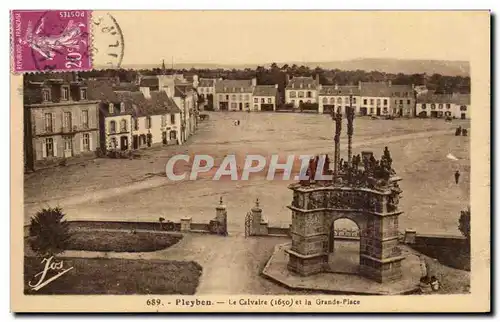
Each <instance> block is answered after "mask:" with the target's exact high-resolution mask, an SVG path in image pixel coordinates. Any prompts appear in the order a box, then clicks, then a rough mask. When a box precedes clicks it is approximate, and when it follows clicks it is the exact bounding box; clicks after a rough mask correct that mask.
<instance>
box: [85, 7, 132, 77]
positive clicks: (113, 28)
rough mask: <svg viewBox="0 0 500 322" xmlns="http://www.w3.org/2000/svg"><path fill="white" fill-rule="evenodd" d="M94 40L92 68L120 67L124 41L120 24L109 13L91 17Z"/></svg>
mask: <svg viewBox="0 0 500 322" xmlns="http://www.w3.org/2000/svg"><path fill="white" fill-rule="evenodd" d="M91 23H92V29H93V35H94V39H93V40H94V41H93V46H92V50H91V52H92V56H93V62H94V68H107V69H115V68H116V69H118V68H120V66H121V64H122V60H123V54H124V52H125V42H124V39H123V33H122V30H121V28H120V25H119V24H118V22H117V21H116V19H115V18H114V17H113V16H112V15H111V14H109V13H104V14H100V15H96V16H93V17H92V22H91Z"/></svg>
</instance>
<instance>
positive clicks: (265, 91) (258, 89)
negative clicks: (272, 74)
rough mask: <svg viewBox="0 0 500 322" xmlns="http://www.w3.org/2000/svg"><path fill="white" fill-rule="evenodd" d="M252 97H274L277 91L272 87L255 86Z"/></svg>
mask: <svg viewBox="0 0 500 322" xmlns="http://www.w3.org/2000/svg"><path fill="white" fill-rule="evenodd" d="M253 95H254V96H276V95H278V89H277V88H276V86H274V85H257V86H255V89H254V90H253Z"/></svg>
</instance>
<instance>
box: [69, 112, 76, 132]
mask: <svg viewBox="0 0 500 322" xmlns="http://www.w3.org/2000/svg"><path fill="white" fill-rule="evenodd" d="M70 116H71V129H70V131H73V127H74V126H76V125H77V122H76V113H71V112H70Z"/></svg>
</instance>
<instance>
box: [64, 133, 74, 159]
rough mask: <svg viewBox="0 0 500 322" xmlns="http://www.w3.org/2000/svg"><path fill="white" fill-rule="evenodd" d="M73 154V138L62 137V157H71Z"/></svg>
mask: <svg viewBox="0 0 500 322" xmlns="http://www.w3.org/2000/svg"><path fill="white" fill-rule="evenodd" d="M72 156H73V138H72V137H65V138H64V157H65V158H71V157H72Z"/></svg>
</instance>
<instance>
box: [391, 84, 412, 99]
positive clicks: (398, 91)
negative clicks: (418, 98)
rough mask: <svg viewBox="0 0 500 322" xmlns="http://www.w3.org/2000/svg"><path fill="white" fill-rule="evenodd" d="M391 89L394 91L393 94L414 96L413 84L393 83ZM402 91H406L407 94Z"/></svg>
mask: <svg viewBox="0 0 500 322" xmlns="http://www.w3.org/2000/svg"><path fill="white" fill-rule="evenodd" d="M390 90H391V92H392V96H396V97H401V96H405V97H408V96H413V87H412V86H411V85H391V86H390ZM402 93H406V95H402Z"/></svg>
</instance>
